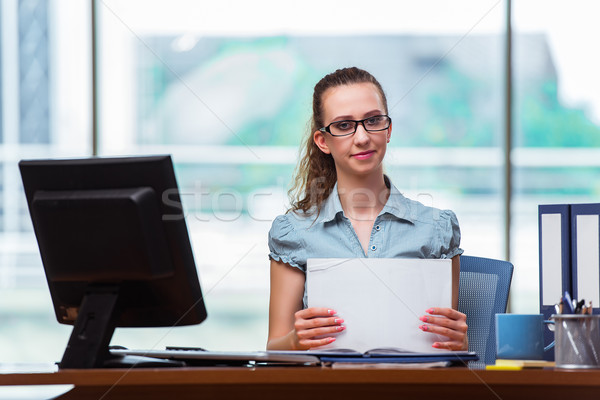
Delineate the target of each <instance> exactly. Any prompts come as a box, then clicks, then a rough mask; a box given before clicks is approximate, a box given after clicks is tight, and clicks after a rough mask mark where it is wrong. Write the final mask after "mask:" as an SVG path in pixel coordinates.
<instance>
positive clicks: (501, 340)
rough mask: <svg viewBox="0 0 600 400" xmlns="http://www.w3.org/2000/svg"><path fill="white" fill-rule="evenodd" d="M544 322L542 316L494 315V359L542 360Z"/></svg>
mask: <svg viewBox="0 0 600 400" xmlns="http://www.w3.org/2000/svg"><path fill="white" fill-rule="evenodd" d="M553 323H554V322H553V321H545V320H544V316H543V315H542V314H496V358H500V359H511V360H543V359H544V351H548V350H550V349H551V348H552V347H554V342H552V343H550V344H549V345H548V346H546V347H544V326H545V324H553Z"/></svg>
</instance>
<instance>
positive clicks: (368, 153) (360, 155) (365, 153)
mask: <svg viewBox="0 0 600 400" xmlns="http://www.w3.org/2000/svg"><path fill="white" fill-rule="evenodd" d="M373 154H375V151H374V150H370V151H362V152H360V153H356V154H353V155H352V157H354V158H356V159H357V160H366V159H367V158H371V156H372V155H373Z"/></svg>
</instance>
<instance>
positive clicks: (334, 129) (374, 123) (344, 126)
mask: <svg viewBox="0 0 600 400" xmlns="http://www.w3.org/2000/svg"><path fill="white" fill-rule="evenodd" d="M391 123H392V119H391V118H390V117H388V116H387V115H375V116H373V117H369V118H365V119H361V120H360V121H353V120H344V121H335V122H332V123H331V124H329V125H327V126H325V127H323V128H321V129H319V130H320V131H321V132H329V133H330V134H331V136H348V135H352V134H354V132H356V128H357V127H358V124H362V126H363V128H365V131H367V132H378V131H385V130H386V129H388V128H389V127H390V124H391Z"/></svg>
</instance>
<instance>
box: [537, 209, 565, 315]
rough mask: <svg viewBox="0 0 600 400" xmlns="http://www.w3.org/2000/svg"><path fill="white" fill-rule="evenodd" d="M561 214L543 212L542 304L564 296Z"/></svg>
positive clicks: (548, 303) (553, 302) (551, 302)
mask: <svg viewBox="0 0 600 400" xmlns="http://www.w3.org/2000/svg"><path fill="white" fill-rule="evenodd" d="M560 218H561V215H560V214H542V237H541V240H542V243H541V246H542V305H546V306H547V305H553V304H555V303H556V302H558V300H559V299H560V298H561V297H562V295H563V293H562V240H561V238H562V231H561V219H560Z"/></svg>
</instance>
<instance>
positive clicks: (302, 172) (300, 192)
mask: <svg viewBox="0 0 600 400" xmlns="http://www.w3.org/2000/svg"><path fill="white" fill-rule="evenodd" d="M356 83H372V84H373V85H374V86H375V88H376V89H377V91H378V92H379V95H380V96H381V101H382V103H383V106H384V109H385V112H386V113H387V109H388V108H387V99H386V97H385V93H384V92H383V88H382V87H381V85H380V84H379V82H378V81H377V79H375V77H374V76H373V75H371V74H370V73H368V72H367V71H365V70H362V69H360V68H356V67H350V68H342V69H338V70H336V71H335V72H332V73H331V74H328V75H326V76H325V77H323V78H322V79H321V80H320V81H319V82H318V83H317V84H316V85H315V89H314V92H313V115H312V118H311V123H310V131H309V132H308V134H307V135H306V137H305V138H304V141H303V145H302V147H301V149H303V150H302V152H301V156H300V161H299V162H298V165H297V166H296V171H295V176H294V181H293V185H292V188H291V189H290V190H289V192H288V195H289V197H290V202H291V208H290V209H289V210H288V212H289V211H292V212H298V211H302V212H304V213H307V214H312V213H314V212H316V213H317V215H318V213H319V212H320V211H321V206H322V204H323V202H324V201H325V200H326V199H327V198H328V197H329V195H330V194H331V191H332V190H333V187H334V186H335V183H336V181H337V174H336V169H335V163H334V161H333V157H332V156H331V154H326V153H323V152H322V151H321V150H320V149H319V148H318V147H317V145H316V144H315V142H314V140H313V134H314V132H316V131H317V130H319V129H320V128H322V127H323V126H324V121H323V104H322V103H323V94H324V93H325V91H327V90H328V89H330V88H333V87H337V86H344V85H351V84H356Z"/></svg>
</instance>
